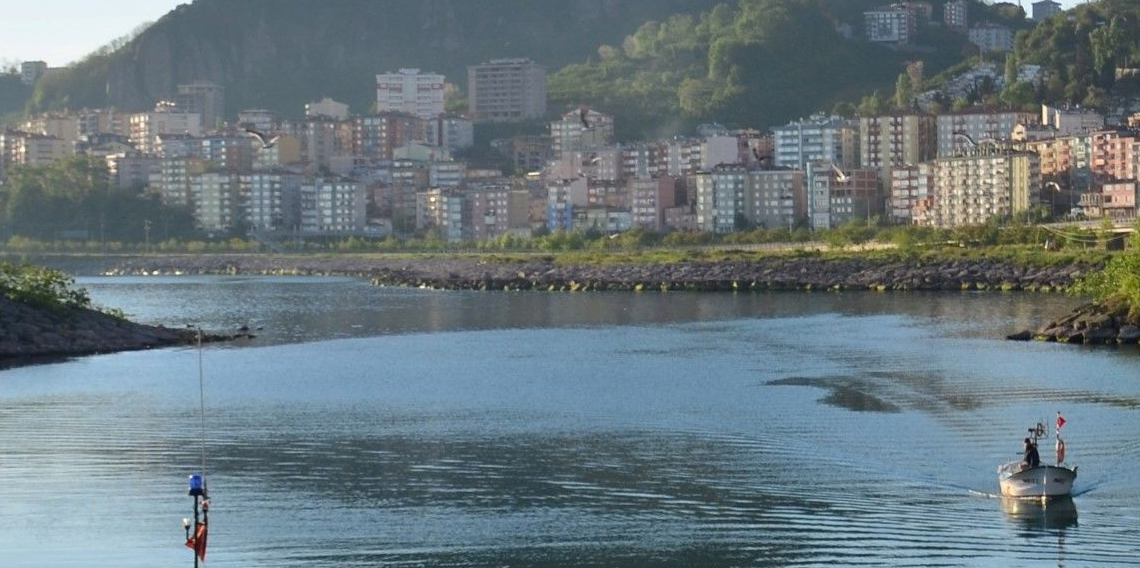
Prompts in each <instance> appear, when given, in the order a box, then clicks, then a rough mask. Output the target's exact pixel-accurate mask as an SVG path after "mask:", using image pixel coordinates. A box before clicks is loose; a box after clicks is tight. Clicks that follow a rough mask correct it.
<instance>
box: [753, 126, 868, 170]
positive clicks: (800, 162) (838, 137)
mask: <svg viewBox="0 0 1140 568" xmlns="http://www.w3.org/2000/svg"><path fill="white" fill-rule="evenodd" d="M772 138H773V144H774V147H775V150H774V154H775V156H774V161H775V165H776V166H780V167H784V168H794V169H799V170H804V169H806V168H807V164H809V163H811V162H831V163H834V164H837V165H838V166H839V167H840V168H844V169H850V168H855V167H858V165H859V123H858V122H856V121H851V120H846V119H843V118H840V117H838V116H824V115H813V116H811V117H809V118H806V119H800V120H798V121H795V122H791V123H788V124H787V125H784V126H776V127H773V128H772Z"/></svg>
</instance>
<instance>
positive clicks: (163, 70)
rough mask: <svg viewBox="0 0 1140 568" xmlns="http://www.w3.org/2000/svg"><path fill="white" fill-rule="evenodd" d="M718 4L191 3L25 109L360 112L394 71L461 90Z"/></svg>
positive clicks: (593, 0)
mask: <svg viewBox="0 0 1140 568" xmlns="http://www.w3.org/2000/svg"><path fill="white" fill-rule="evenodd" d="M717 1H719V0H480V1H479V2H470V1H465V0H385V1H383V2H378V1H375V0H337V1H335V2H320V3H317V2H301V1H294V0H195V2H194V3H193V4H189V5H182V6H179V7H178V8H177V9H175V10H174V11H172V12H171V13H169V14H168V15H166V16H165V17H163V18H162V19H160V20H159V21H158V22H156V23H155V24H154V25H153V26H151V27H150V28H148V29H147V30H146V31H144V32H142V33H141V34H140V35H139V36H138V37H136V38H134V39H133V40H132V41H131V42H130V43H128V44H127V45H126V46H125V47H124V48H122V49H120V50H117V51H115V52H114V53H111V54H107V55H92V56H90V57H88V58H87V59H86V60H84V61H82V62H80V63H79V64H77V65H75V66H74V67H73V68H71V69H69V70H67V71H65V72H62V73H59V74H56V75H53V76H51V77H48V78H45V79H44V80H42V81H40V83H39V84H38V85H37V86H36V91H35V93H34V94H33V96H32V103H31V105H30V108H31V110H32V111H42V110H46V109H51V108H62V107H69V108H79V107H84V106H87V107H100V106H116V107H119V108H122V109H125V110H141V109H146V108H149V107H150V106H152V105H153V104H154V101H155V100H156V99H159V98H162V97H167V96H170V95H171V94H173V92H174V91H175V86H176V85H178V84H180V83H188V82H191V81H194V80H208V81H213V82H217V83H219V84H222V85H224V86H225V87H226V112H227V114H228V115H233V114H236V112H237V111H238V110H241V109H245V108H268V109H272V110H275V111H278V112H280V113H282V114H284V115H286V116H296V115H299V114H300V113H301V112H302V111H303V107H304V104H305V103H306V102H310V101H312V100H317V99H319V98H321V97H323V96H329V97H332V98H334V99H337V100H340V101H343V102H346V103H348V104H349V105H351V107H352V109H353V111H354V112H366V111H367V110H368V108H369V106H370V105H371V103H372V101H373V100H374V98H375V87H374V81H375V75H376V74H377V73H382V72H385V71H394V70H396V69H398V68H401V67H419V68H422V69H426V70H431V71H435V72H439V73H443V74H444V75H445V76H446V77H447V79H448V81H449V82H452V83H454V84H456V85H458V86H459V87H460V88H465V87H466V83H467V80H466V79H467V75H466V67H467V66H468V65H471V64H476V63H480V62H482V61H485V60H487V59H491V58H501V57H530V58H531V59H533V60H535V61H537V62H539V63H541V64H544V65H546V66H547V67H548V68H549V69H551V70H552V71H553V70H557V69H559V68H561V67H562V66H564V65H567V64H569V63H573V62H578V61H584V60H586V59H587V58H588V57H589V56H590V55H591V54H593V53H594V51H595V50H596V49H597V46H598V44H600V43H616V42H620V41H621V38H623V37H625V36H626V35H628V34H630V33H632V32H633V31H634V30H635V29H636V28H637V26H639V25H641V24H642V23H644V22H645V21H647V20H655V19H656V20H661V19H665V18H667V17H669V16H670V15H672V14H675V13H697V12H700V11H702V10H707V9H710V8H711V7H713V6H714V5H715V4H716V3H717Z"/></svg>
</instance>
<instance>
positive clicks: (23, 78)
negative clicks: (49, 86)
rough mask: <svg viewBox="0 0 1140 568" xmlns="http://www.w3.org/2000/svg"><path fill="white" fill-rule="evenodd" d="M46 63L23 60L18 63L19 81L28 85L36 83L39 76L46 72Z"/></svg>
mask: <svg viewBox="0 0 1140 568" xmlns="http://www.w3.org/2000/svg"><path fill="white" fill-rule="evenodd" d="M47 69H48V66H47V63H46V62H43V61H24V62H21V63H20V82H21V83H23V84H25V85H28V86H29V87H30V86H32V85H35V84H36V81H39V80H40V77H43V76H44V73H47Z"/></svg>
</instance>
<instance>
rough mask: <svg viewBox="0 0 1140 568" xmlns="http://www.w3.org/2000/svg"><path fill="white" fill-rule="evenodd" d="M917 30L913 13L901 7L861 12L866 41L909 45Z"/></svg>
mask: <svg viewBox="0 0 1140 568" xmlns="http://www.w3.org/2000/svg"><path fill="white" fill-rule="evenodd" d="M917 29H918V22H917V19H916V18H915V13H914V12H913V11H912V10H908V9H906V8H905V7H903V6H889V7H885V8H879V9H877V10H869V11H867V12H863V30H864V32H865V33H866V37H867V41H873V42H879V43H909V42H910V40H911V39H912V38H913V37H914V35H915V32H916V31H917Z"/></svg>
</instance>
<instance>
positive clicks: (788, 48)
mask: <svg viewBox="0 0 1140 568" xmlns="http://www.w3.org/2000/svg"><path fill="white" fill-rule="evenodd" d="M934 4H935V6H934V13H935V14H936V15H937V16H936V17H935V19H939V18H941V16H940V13H941V6H942V4H943V3H941V2H936V3H934ZM881 5H882V2H881V1H879V0H739V1H738V2H736V3H726V4H722V5H719V6H717V7H716V8H715V9H713V10H711V11H709V12H706V13H702V14H701V15H699V16H696V17H693V16H675V17H672V18H669V19H668V20H665V21H662V22H648V23H646V24H645V25H643V26H642V27H641V28H639V29H638V30H637V31H636V32H635V33H633V34H632V35H630V36H629V37H627V38H626V39H625V40H624V41H623V42H622V43H621V44H616V45H603V46H600V47H599V49H598V54H597V55H596V56H595V58H594V60H593V61H590V62H587V63H582V64H577V65H571V66H568V67H566V68H564V69H563V70H561V71H560V72H559V73H557V74H555V75H554V76H552V78H551V85H550V93H551V98H552V100H553V101H554V103H555V106H558V105H559V104H561V105H566V106H575V105H576V104H577V103H579V102H586V103H588V104H590V105H591V106H596V107H598V108H599V109H600V110H603V111H605V112H609V113H613V114H616V115H620V116H622V117H623V120H624V121H625V123H624V124H619V125H618V126H619V128H620V127H623V126H624V131H619V133H618V136H619V138H633V137H638V136H643V135H654V134H657V135H667V134H672V133H675V132H677V131H683V130H685V128H684V127H691V126H692V125H693V124H695V123H698V122H706V121H716V122H720V123H722V124H725V125H729V126H737V127H751V128H767V127H770V126H773V125H775V124H782V123H784V122H786V121H787V120H790V119H795V118H797V117H801V116H806V115H809V114H811V113H813V112H818V111H828V110H831V109H832V107H833V106H834V105H836V104H837V103H841V102H851V103H854V102H858V101H859V99H860V98H861V97H863V96H865V95H868V94H870V93H872V92H875V91H881V92H882V93H883V95H884V96H890V94H891V93H892V92H893V90H894V86H895V83H896V80H897V78H898V76H899V74H900V73H903V72H904V71H905V70H906V67H907V64H908V63H911V62H915V61H921V62H922V63H923V65H924V67H925V70H926V73H927V76H928V77H929V76H932V75H934V74H936V73H938V72H939V71H941V70H942V69H945V68H947V67H949V66H951V65H954V64H957V63H959V62H960V61H961V60H962V58H963V57H965V56H969V55H972V54H973V53H975V52H976V49H974V48H972V47H970V46H969V45H968V44H967V43H966V41H965V37H964V36H962V35H960V34H953V33H949V32H946V31H944V30H942V29H941V28H939V27H928V28H924V29H922V30H920V32H919V35H918V37H917V38H916V41H915V42H914V45H913V46H911V48H910V49H907V50H893V49H890V48H888V47H885V46H882V45H877V44H871V43H868V42H865V41H862V40H860V39H846V38H845V37H843V35H841V33H840V31H839V28H841V27H844V26H849V27H850V29H851V32H852V33H853V36H854V37H855V38H859V37H860V34H861V33H862V25H863V22H862V14H863V11H864V10H871V9H875V8H877V7H881ZM1016 16H1017V17H1010V16H1008V15H1006V14H1005V10H1003V8H1001V7H987V6H984V5H982V4H973V5H971V17H972V18H974V19H975V21H993V22H1000V23H1004V24H1010V23H1012V24H1014V25H1015V26H1016V25H1020V26H1025V25H1026V24H1025V23H1024V18H1023V17H1021V18H1020V21H1019V20H1018V17H1020V16H1022V14H1021V13H1020V12H1019V13H1018V14H1017V15H1016ZM1015 29H1016V28H1015ZM662 117H669V118H668V119H667V120H663V119H662Z"/></svg>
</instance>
